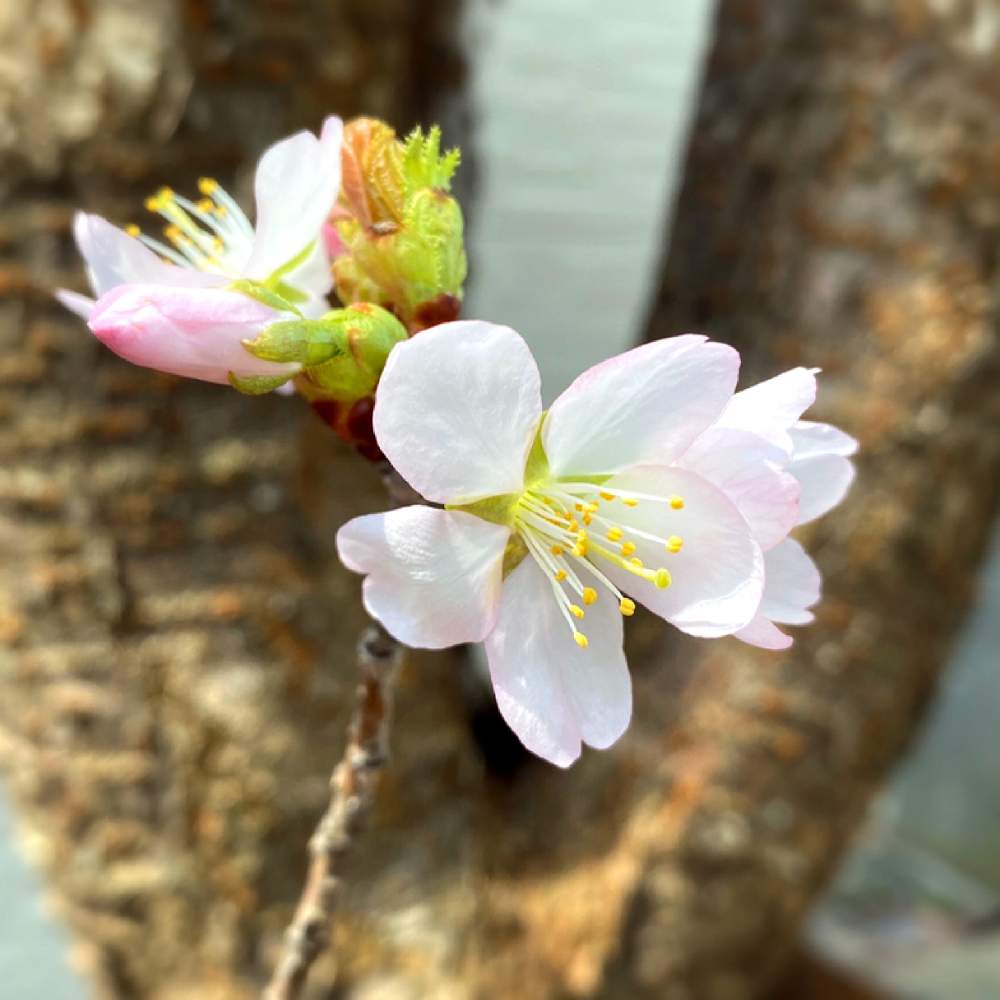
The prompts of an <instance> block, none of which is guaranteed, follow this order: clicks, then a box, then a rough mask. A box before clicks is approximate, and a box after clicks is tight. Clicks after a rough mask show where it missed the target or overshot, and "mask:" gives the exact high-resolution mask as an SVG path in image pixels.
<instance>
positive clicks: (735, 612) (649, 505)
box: [595, 466, 764, 638]
mask: <svg viewBox="0 0 1000 1000" xmlns="http://www.w3.org/2000/svg"><path fill="white" fill-rule="evenodd" d="M607 485H608V486H609V487H610V488H615V489H623V490H634V491H635V492H637V493H650V494H654V495H656V496H663V497H668V496H671V495H676V496H679V497H681V498H682V499H683V500H684V508H683V509H682V510H673V509H672V508H671V507H670V505H669V504H668V503H660V502H655V501H649V500H642V501H641V502H640V503H639V505H638V506H637V507H635V508H628V507H626V506H624V505H623V504H621V503H620V502H619V501H615V502H614V503H612V504H611V505H610V507H609V508H608V509H609V512H610V511H613V516H614V517H615V518H616V519H617V520H618V521H620V522H621V523H622V524H623V525H625V526H628V525H632V526H634V527H636V528H639V529H641V530H643V531H647V532H649V533H651V534H655V535H658V536H659V537H661V538H669V537H670V536H671V535H677V536H678V537H680V538H681V539H682V541H683V548H682V549H681V551H680V552H677V553H668V552H667V551H665V549H664V547H663V546H662V545H660V544H658V543H654V542H647V541H642V540H640V539H636V542H637V544H638V549H637V551H636V557H637V558H639V559H641V560H642V562H643V563H644V565H645V566H646V567H647V568H649V569H657V568H659V567H664V568H665V569H667V570H669V572H670V574H671V577H672V581H673V582H672V583H671V585H670V586H669V587H667V588H666V589H664V590H660V589H658V588H656V587H655V586H654V585H653V584H652V583H648V582H646V581H644V580H641V579H639V578H638V577H636V576H634V575H633V574H632V573H629V572H627V571H625V570H622V569H617V568H616V567H614V566H613V565H612V564H611V563H609V562H607V561H605V560H603V559H600V558H598V559H596V560H595V561H596V565H597V566H598V567H599V568H600V569H601V570H603V571H604V572H606V573H607V575H608V576H609V577H610V578H611V579H612V580H613V581H614V582H615V584H617V586H618V587H619V588H620V589H621V590H623V591H625V592H627V593H628V594H630V595H631V596H632V597H634V598H635V599H636V600H637V601H641V602H642V603H643V604H645V605H646V607H647V608H649V609H650V611H653V612H654V613H655V614H658V615H660V617H662V618H665V619H666V620H667V621H669V622H671V623H672V624H674V625H676V626H677V628H679V629H681V630H682V631H684V632H688V633H690V634H691V635H698V636H704V637H708V638H711V637H715V636H720V635H728V634H730V633H731V632H735V631H736V630H737V629H741V628H743V627H744V626H745V625H746V624H747V623H748V622H749V621H750V620H751V619H752V618H753V616H754V615H755V614H756V612H757V608H758V607H759V605H760V599H761V593H762V590H763V585H764V558H763V554H762V553H761V550H760V546H759V545H758V544H757V542H756V541H754V538H753V535H752V534H751V531H750V527H749V525H748V524H747V522H746V520H745V519H744V518H743V516H742V515H741V514H740V512H739V510H737V508H736V506H735V504H733V502H732V501H731V500H730V499H729V498H728V497H727V496H726V495H725V494H724V493H723V492H722V491H721V490H720V489H719V488H718V487H716V486H713V485H712V484H711V483H709V482H708V481H707V480H705V479H702V478H701V477H700V476H697V475H695V474H694V473H693V472H688V471H686V470H683V469H677V468H657V467H652V466H647V467H643V468H640V469H635V470H632V471H630V472H626V473H623V474H622V475H620V476H615V477H614V478H613V479H611V480H610V481H609V482H608V484H607ZM595 537H596V536H595ZM604 544H607V543H604ZM610 547H611V548H614V546H610Z"/></svg>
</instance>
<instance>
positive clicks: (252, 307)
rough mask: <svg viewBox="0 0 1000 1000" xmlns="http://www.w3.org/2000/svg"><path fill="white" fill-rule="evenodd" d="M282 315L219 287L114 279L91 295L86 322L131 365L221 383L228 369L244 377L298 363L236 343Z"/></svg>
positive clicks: (286, 369)
mask: <svg viewBox="0 0 1000 1000" xmlns="http://www.w3.org/2000/svg"><path fill="white" fill-rule="evenodd" d="M289 318H292V317H289V316H287V315H285V314H284V313H280V312H276V311H275V310H273V309H270V308H268V307H267V306H265V305H263V304H262V303H260V302H257V301H256V300H255V299H251V298H249V297H247V296H246V295H240V294H239V293H237V292H230V291H226V290H224V289H217V288H173V287H169V286H164V285H121V286H119V287H118V288H115V289H113V290H112V291H110V292H108V293H107V295H104V296H102V297H101V298H100V299H99V300H98V301H97V304H96V305H95V306H94V309H93V312H92V313H91V314H90V320H89V325H90V329H91V330H92V331H93V332H94V335H95V336H96V337H97V338H98V339H99V340H100V341H101V342H102V343H104V344H105V345H106V346H107V347H109V348H110V349H111V350H112V351H114V352H115V354H117V355H119V356H120V357H123V358H124V359H125V360H126V361H131V362H132V364H134V365H140V366H141V367H143V368H155V369H156V370H157V371H162V372H170V373H172V374H174V375H183V376H185V377H187V378H196V379H201V380H202V381H205V382H218V383H222V384H225V383H226V382H228V378H229V373H230V372H232V373H233V374H235V375H238V376H240V377H243V378H247V377H251V376H257V375H281V374H286V373H287V374H294V373H295V372H296V371H298V369H299V366H298V365H294V364H277V363H274V362H270V361H261V360H259V359H258V358H255V357H254V356H253V355H252V354H250V352H249V351H247V349H246V348H245V347H244V346H243V344H242V341H243V340H244V339H248V338H253V337H255V336H257V334H258V333H260V332H261V330H263V329H264V328H265V327H267V326H268V325H269V324H271V323H274V322H276V321H278V320H284V319H289Z"/></svg>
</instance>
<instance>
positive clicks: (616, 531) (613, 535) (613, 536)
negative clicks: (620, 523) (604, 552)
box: [608, 528, 625, 542]
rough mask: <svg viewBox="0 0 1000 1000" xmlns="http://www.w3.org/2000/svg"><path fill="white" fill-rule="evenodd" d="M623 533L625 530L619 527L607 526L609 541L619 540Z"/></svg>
mask: <svg viewBox="0 0 1000 1000" xmlns="http://www.w3.org/2000/svg"><path fill="white" fill-rule="evenodd" d="M624 535H625V532H624V531H622V529H621V528H609V529H608V541H609V542H620V541H621V540H622V538H623V536H624Z"/></svg>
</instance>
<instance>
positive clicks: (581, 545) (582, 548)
mask: <svg viewBox="0 0 1000 1000" xmlns="http://www.w3.org/2000/svg"><path fill="white" fill-rule="evenodd" d="M586 554H587V539H586V538H581V539H580V540H579V541H578V542H577V543H576V545H574V546H573V555H575V556H576V557H577V558H578V559H582V558H583V557H584V556H585V555H586Z"/></svg>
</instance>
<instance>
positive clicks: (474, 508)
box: [444, 493, 518, 527]
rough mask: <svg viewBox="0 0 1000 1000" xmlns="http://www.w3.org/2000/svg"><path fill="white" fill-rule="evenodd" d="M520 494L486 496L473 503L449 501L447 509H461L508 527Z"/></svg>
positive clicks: (445, 506) (445, 507)
mask: <svg viewBox="0 0 1000 1000" xmlns="http://www.w3.org/2000/svg"><path fill="white" fill-rule="evenodd" d="M517 498H518V494H516V493H505V494H503V495H502V496H495V497H486V499H485V500H474V501H473V502H472V503H447V504H445V505H444V509H445V510H461V511H464V512H465V513H466V514H473V515H475V516H476V517H481V518H482V519H483V520H484V521H490V522H492V523H493V524H502V525H503V526H504V527H508V526H509V525H510V524H511V523H512V522H513V520H514V505H515V504H516V503H517Z"/></svg>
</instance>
